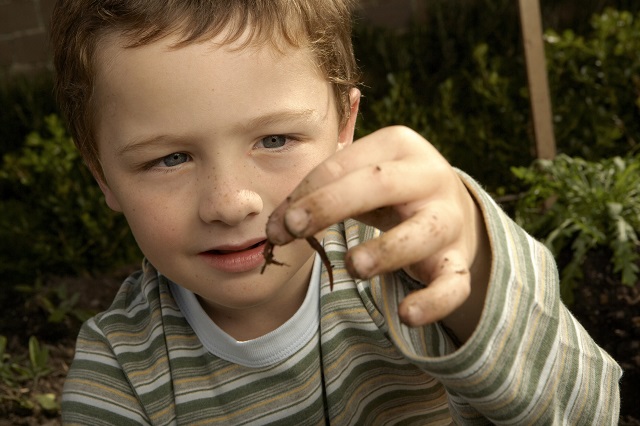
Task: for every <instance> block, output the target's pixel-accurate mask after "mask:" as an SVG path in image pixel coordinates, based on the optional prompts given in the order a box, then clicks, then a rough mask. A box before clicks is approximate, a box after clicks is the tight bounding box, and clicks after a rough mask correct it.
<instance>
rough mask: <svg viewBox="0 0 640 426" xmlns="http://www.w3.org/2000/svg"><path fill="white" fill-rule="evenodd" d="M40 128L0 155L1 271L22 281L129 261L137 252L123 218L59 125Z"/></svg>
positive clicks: (51, 120) (51, 122)
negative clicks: (0, 163) (43, 131)
mask: <svg viewBox="0 0 640 426" xmlns="http://www.w3.org/2000/svg"><path fill="white" fill-rule="evenodd" d="M46 127H47V132H46V134H39V133H35V132H34V133H31V134H30V135H29V136H28V137H27V139H26V142H25V144H24V146H23V148H22V150H21V151H19V152H16V153H10V154H6V155H5V156H4V164H3V166H2V168H1V169H0V188H2V190H3V192H4V193H5V194H6V195H5V196H3V198H2V201H1V207H0V211H1V212H2V214H1V215H0V269H2V270H3V271H6V272H8V273H10V274H11V275H17V276H18V277H21V278H22V280H27V281H28V280H32V279H33V278H34V277H35V276H38V275H41V274H48V275H52V274H82V273H87V272H93V271H98V270H102V269H105V268H108V267H113V266H115V265H118V264H123V263H128V262H131V261H132V260H133V259H134V258H136V257H137V256H138V251H137V248H136V246H135V243H134V241H133V238H132V236H131V234H130V232H129V230H128V227H127V225H126V223H125V221H124V218H123V216H122V215H119V214H116V213H114V212H112V211H110V210H109V209H108V208H107V206H106V204H105V203H104V200H103V196H102V193H101V191H100V189H99V188H98V186H97V185H96V184H95V182H94V181H93V178H92V176H91V174H90V173H89V171H88V169H87V168H86V167H85V166H84V164H83V162H82V160H81V158H80V156H79V154H78V152H77V150H76V148H75V147H74V145H73V142H72V140H71V138H70V137H69V136H67V134H66V132H65V129H64V127H63V125H62V123H61V121H60V119H59V118H58V117H57V116H56V115H50V116H48V117H47V118H46ZM6 272H5V276H6Z"/></svg>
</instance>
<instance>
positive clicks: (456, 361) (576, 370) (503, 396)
mask: <svg viewBox="0 0 640 426" xmlns="http://www.w3.org/2000/svg"><path fill="white" fill-rule="evenodd" d="M463 179H464V180H465V183H466V184H467V187H468V188H469V191H470V192H471V193H472V194H473V196H474V197H475V199H476V200H477V201H478V204H479V205H480V206H481V209H482V212H483V215H484V218H485V223H486V225H487V228H488V232H489V237H490V241H491V246H492V254H493V260H492V268H491V278H490V283H489V289H488V293H487V298H486V300H485V305H484V310H483V314H482V318H481V320H480V323H479V325H478V326H477V328H476V330H475V332H474V334H473V335H472V336H471V338H470V339H469V340H468V341H467V342H466V343H465V344H464V345H463V346H462V347H460V348H458V349H454V350H453V351H451V350H446V349H441V348H445V347H446V346H441V348H438V347H435V346H434V345H431V346H430V345H428V342H426V341H425V337H424V336H423V333H422V332H421V329H412V328H408V327H406V326H405V325H403V324H401V323H400V321H399V319H398V316H397V313H396V312H394V310H395V307H396V306H397V303H398V301H399V300H400V299H401V298H402V297H404V295H405V292H406V290H405V289H403V288H402V286H397V285H395V284H394V283H391V282H390V281H392V280H393V277H390V276H387V277H386V278H385V277H382V280H381V286H380V287H379V288H381V294H380V295H379V296H378V299H379V300H380V303H379V305H380V307H381V309H382V311H383V314H384V316H385V318H386V319H387V322H388V326H389V333H390V335H391V338H392V340H393V341H394V342H395V344H396V345H397V346H398V347H399V348H400V350H401V351H402V352H403V353H404V354H405V356H407V357H409V358H411V359H412V360H413V361H414V362H415V363H416V364H418V365H420V366H421V368H423V369H424V370H425V371H426V372H428V373H429V374H431V375H432V376H434V377H436V378H437V379H438V380H439V381H440V382H441V383H442V384H443V385H444V386H445V388H446V390H447V393H448V395H449V405H450V408H451V411H452V415H453V417H454V420H455V421H456V422H458V423H460V424H486V423H489V422H490V423H493V424H517V425H521V424H593V425H607V424H617V423H618V416H619V399H620V397H619V385H618V382H619V379H620V377H621V374H622V372H621V369H620V367H619V366H618V365H617V364H616V362H615V361H614V360H613V359H612V358H611V357H610V356H609V355H608V354H607V353H606V352H604V351H603V350H602V349H601V348H600V347H598V346H597V345H596V344H595V342H594V341H593V340H592V339H591V337H590V336H589V335H588V333H587V332H586V331H585V330H584V329H583V327H582V326H581V325H580V324H579V323H578V322H577V321H576V320H575V318H574V317H573V316H572V315H571V314H570V312H569V311H568V309H567V308H566V307H565V306H564V305H563V304H562V303H561V301H560V294H559V279H558V272H557V267H556V264H555V262H554V259H553V256H552V255H551V253H550V252H549V251H548V250H547V248H546V247H545V246H544V245H542V244H541V243H539V242H537V241H535V240H534V239H533V238H532V237H530V236H529V235H527V234H526V233H525V232H524V231H523V230H522V229H521V228H520V227H519V226H518V225H516V224H515V223H514V222H513V221H511V219H510V218H509V217H508V216H507V215H506V214H505V213H504V212H503V211H502V210H501V209H500V208H499V207H498V206H497V205H496V204H495V202H494V201H493V200H492V199H491V198H490V196H489V195H488V194H486V193H485V192H484V191H483V190H482V189H481V188H479V186H478V185H477V184H476V183H475V182H473V181H472V180H471V179H470V178H468V177H465V176H463ZM385 311H386V312H385ZM421 339H422V340H421Z"/></svg>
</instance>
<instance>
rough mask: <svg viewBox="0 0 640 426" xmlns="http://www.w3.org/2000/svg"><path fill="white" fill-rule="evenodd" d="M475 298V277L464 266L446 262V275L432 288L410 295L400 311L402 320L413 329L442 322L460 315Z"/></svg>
mask: <svg viewBox="0 0 640 426" xmlns="http://www.w3.org/2000/svg"><path fill="white" fill-rule="evenodd" d="M470 294H471V274H470V273H469V269H468V268H467V267H466V266H465V265H464V263H462V262H456V261H453V260H451V258H449V260H448V261H447V262H445V264H444V268H443V272H442V273H441V274H439V275H437V276H436V277H435V279H434V280H432V281H431V282H430V283H429V285H428V286H427V287H426V288H424V289H421V290H418V291H415V292H413V293H411V294H409V295H408V296H407V297H406V298H405V299H404V300H403V301H402V302H401V303H400V306H399V307H398V315H399V316H400V320H401V321H402V322H404V323H405V324H407V325H408V326H411V327H419V326H423V325H426V324H432V323H434V322H437V321H441V320H443V319H445V318H447V317H448V316H449V315H451V314H452V313H453V312H454V311H456V310H457V309H458V308H459V307H460V306H462V304H463V303H464V302H465V301H466V300H467V299H468V298H469V295H470Z"/></svg>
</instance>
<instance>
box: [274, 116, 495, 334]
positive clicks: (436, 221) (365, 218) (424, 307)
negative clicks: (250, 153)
mask: <svg viewBox="0 0 640 426" xmlns="http://www.w3.org/2000/svg"><path fill="white" fill-rule="evenodd" d="M348 217H352V218H355V219H358V220H360V221H362V222H364V223H367V224H369V225H372V226H374V227H376V228H378V229H381V230H382V231H385V232H384V233H383V234H382V236H381V237H380V238H377V239H374V240H370V241H367V242H365V243H363V244H361V245H359V246H357V247H355V248H353V249H352V250H350V251H349V252H348V253H347V257H346V262H347V268H348V270H349V272H350V273H351V275H352V276H355V277H359V278H369V277H372V276H374V275H377V274H380V273H384V272H391V271H395V270H398V269H400V268H404V269H405V271H406V272H407V273H408V274H409V275H411V276H412V277H413V278H414V279H417V280H418V281H421V282H422V283H424V284H425V288H424V289H422V290H419V291H416V292H413V293H412V294H410V295H409V296H407V298H406V299H405V300H404V301H403V302H402V303H401V305H400V307H399V315H400V318H401V319H402V321H403V322H405V323H406V324H408V325H410V326H420V325H424V324H428V323H433V322H436V321H440V320H443V322H444V323H445V325H447V326H448V327H449V328H451V329H452V330H453V331H454V333H455V334H456V336H457V337H458V338H459V339H460V340H463V341H464V340H467V339H468V337H469V336H470V335H471V333H472V332H473V330H474V329H475V326H476V325H477V323H478V321H479V318H480V314H481V312H482V306H483V303H484V296H485V293H486V286H487V282H488V275H489V268H490V261H491V259H490V256H491V253H490V248H489V243H488V238H487V235H486V230H485V227H484V224H483V221H482V218H481V213H480V211H479V209H478V207H477V206H476V204H475V203H474V201H473V199H472V198H471V196H470V195H469V193H468V191H467V189H466V187H465V186H464V184H463V183H462V182H461V180H460V178H459V177H458V175H457V174H456V172H455V171H454V170H453V169H452V168H451V166H450V165H449V164H448V162H447V161H446V160H445V159H444V158H443V157H442V156H441V155H440V154H439V153H438V151H437V150H436V149H435V148H434V147H433V146H432V145H431V144H430V143H428V142H427V141H426V140H425V139H424V138H422V137H421V136H420V135H419V134H417V133H415V132H414V131H412V130H410V129H408V128H405V127H400V126H396V127H389V128H385V129H382V130H379V131H377V132H375V133H372V134H370V135H368V136H366V137H364V138H362V139H360V140H359V141H357V142H355V143H353V144H351V145H349V146H347V147H346V148H344V149H342V150H340V151H338V152H337V153H336V154H335V155H333V156H331V157H330V158H329V159H327V160H326V161H324V162H323V163H321V164H320V165H319V166H318V167H316V168H315V169H314V170H313V171H312V172H311V173H310V174H309V175H308V176H307V177H306V178H305V179H304V180H303V181H302V182H301V183H300V185H298V187H297V188H296V189H295V190H294V192H293V193H292V194H291V196H290V197H289V198H288V199H287V200H286V201H285V202H284V203H282V204H281V205H280V206H279V207H278V208H277V209H276V210H275V211H274V212H273V214H272V215H271V217H270V219H269V222H268V224H267V237H268V238H269V240H270V241H271V242H272V243H274V244H277V245H282V244H286V243H288V242H290V241H292V240H293V239H296V238H304V237H307V236H312V235H314V234H316V233H318V232H320V231H322V230H323V229H325V228H326V227H328V226H330V225H332V224H334V223H337V222H339V221H341V220H344V219H345V218H348Z"/></svg>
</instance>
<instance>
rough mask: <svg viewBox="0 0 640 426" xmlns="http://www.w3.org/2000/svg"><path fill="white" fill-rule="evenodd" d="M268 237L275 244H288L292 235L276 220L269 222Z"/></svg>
mask: <svg viewBox="0 0 640 426" xmlns="http://www.w3.org/2000/svg"><path fill="white" fill-rule="evenodd" d="M267 238H268V240H269V241H271V243H273V244H275V245H277V246H278V245H282V244H286V243H288V242H289V241H291V239H292V237H291V235H289V233H288V232H286V231H285V230H284V229H282V228H280V227H279V226H278V224H277V223H276V222H272V221H269V222H267Z"/></svg>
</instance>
